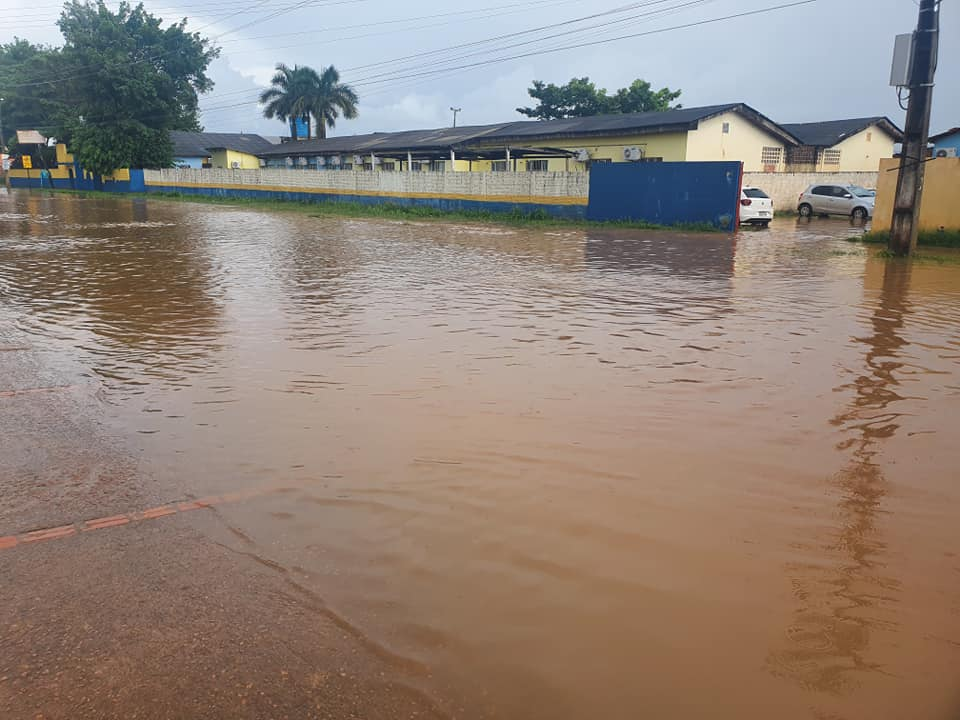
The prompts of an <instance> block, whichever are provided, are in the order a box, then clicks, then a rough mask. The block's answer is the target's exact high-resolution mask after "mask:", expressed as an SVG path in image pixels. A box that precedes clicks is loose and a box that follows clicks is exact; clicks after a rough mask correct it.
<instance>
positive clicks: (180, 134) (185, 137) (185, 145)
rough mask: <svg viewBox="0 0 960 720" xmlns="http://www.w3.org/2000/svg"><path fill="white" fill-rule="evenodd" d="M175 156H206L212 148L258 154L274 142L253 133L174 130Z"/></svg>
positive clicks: (172, 135)
mask: <svg viewBox="0 0 960 720" xmlns="http://www.w3.org/2000/svg"><path fill="white" fill-rule="evenodd" d="M170 140H172V141H173V155H174V157H179V158H183V157H206V156H207V155H209V154H210V151H211V150H237V151H239V152H244V153H248V154H250V155H257V154H258V153H261V152H264V151H267V150H269V149H270V148H272V147H274V144H273V143H271V142H270V141H269V140H265V139H264V138H262V137H260V136H259V135H254V134H251V133H208V132H185V131H183V130H174V131H172V132H171V133H170Z"/></svg>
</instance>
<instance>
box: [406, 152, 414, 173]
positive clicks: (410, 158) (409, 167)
mask: <svg viewBox="0 0 960 720" xmlns="http://www.w3.org/2000/svg"><path fill="white" fill-rule="evenodd" d="M407 172H413V154H412V153H410V152H409V151H408V152H407Z"/></svg>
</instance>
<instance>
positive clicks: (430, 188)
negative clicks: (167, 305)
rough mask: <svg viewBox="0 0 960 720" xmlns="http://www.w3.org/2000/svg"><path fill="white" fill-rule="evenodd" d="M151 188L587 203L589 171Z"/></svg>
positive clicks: (289, 176) (175, 178)
mask: <svg viewBox="0 0 960 720" xmlns="http://www.w3.org/2000/svg"><path fill="white" fill-rule="evenodd" d="M144 180H145V181H146V183H147V184H148V185H203V186H207V187H217V186H222V187H237V186H244V187H251V188H256V187H257V186H266V187H264V189H267V188H269V189H272V190H273V189H278V188H279V189H289V190H293V191H297V190H321V191H322V190H330V191H333V192H336V193H344V194H349V193H351V192H356V193H358V194H365V195H367V194H380V193H382V194H385V195H408V194H414V195H426V196H437V197H443V196H451V195H462V196H473V197H483V196H490V197H501V196H503V197H510V198H525V197H557V198H582V199H584V200H586V198H587V195H588V194H589V189H590V175H589V174H588V173H583V172H579V173H577V172H519V173H512V172H490V173H479V172H413V173H410V172H380V171H378V172H360V171H351V170H273V169H263V170H212V169H211V170H191V169H171V170H145V171H144Z"/></svg>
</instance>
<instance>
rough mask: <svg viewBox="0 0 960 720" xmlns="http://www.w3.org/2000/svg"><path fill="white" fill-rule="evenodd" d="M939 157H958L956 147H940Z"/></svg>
mask: <svg viewBox="0 0 960 720" xmlns="http://www.w3.org/2000/svg"><path fill="white" fill-rule="evenodd" d="M937 157H938V158H955V157H957V149H956V148H955V147H952V148H940V149H939V150H937Z"/></svg>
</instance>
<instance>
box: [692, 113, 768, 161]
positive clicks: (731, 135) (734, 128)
mask: <svg viewBox="0 0 960 720" xmlns="http://www.w3.org/2000/svg"><path fill="white" fill-rule="evenodd" d="M724 123H728V124H729V132H727V133H724V132H723V125H724ZM765 147H771V148H780V158H781V159H780V163H779V164H778V165H777V170H782V169H783V167H784V157H783V156H784V146H783V142H782V141H781V140H780V139H779V138H776V137H774V136H773V135H770V134H769V133H767V131H766V130H764V129H763V128H761V127H759V126H757V125H754V124H753V123H752V122H750V121H749V120H747V118H745V117H744V116H743V115H739V114H737V113H733V112H728V113H723V114H722V115H718V116H717V117H714V118H710V119H708V120H701V121H700V125H699V127H698V128H697V129H696V130H691V131H690V132H689V133H687V155H686V158H685V159H686V160H687V161H694V162H696V161H704V160H735V161H736V160H739V161H740V162H742V163H743V170H744V172H761V171H763V169H764V165H763V162H762V156H763V148H765Z"/></svg>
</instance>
